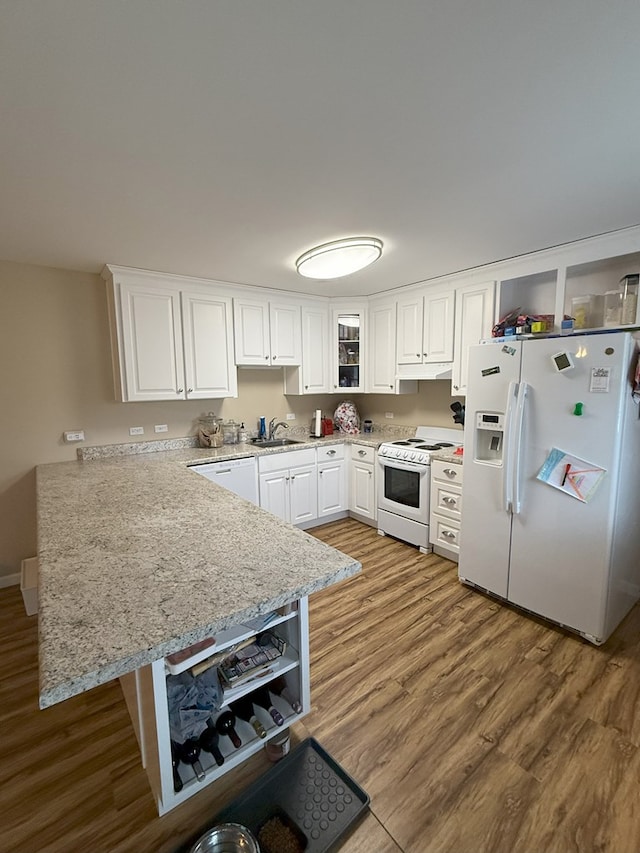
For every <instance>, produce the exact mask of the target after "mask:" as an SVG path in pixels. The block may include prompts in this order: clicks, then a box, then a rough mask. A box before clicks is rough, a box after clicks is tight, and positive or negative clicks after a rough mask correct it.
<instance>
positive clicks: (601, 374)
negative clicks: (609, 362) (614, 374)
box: [589, 367, 611, 394]
mask: <svg viewBox="0 0 640 853" xmlns="http://www.w3.org/2000/svg"><path fill="white" fill-rule="evenodd" d="M610 381H611V368H610V367H592V368H591V382H590V383H589V391H591V393H592V394H608V393H609V382H610Z"/></svg>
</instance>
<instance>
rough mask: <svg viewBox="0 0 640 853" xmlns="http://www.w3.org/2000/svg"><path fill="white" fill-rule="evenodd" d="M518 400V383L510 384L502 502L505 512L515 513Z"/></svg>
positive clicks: (506, 416)
mask: <svg viewBox="0 0 640 853" xmlns="http://www.w3.org/2000/svg"><path fill="white" fill-rule="evenodd" d="M517 398H518V383H517V382H513V381H512V382H510V383H509V391H508V393H507V410H506V413H505V429H504V441H503V448H502V451H503V452H502V455H503V460H504V462H503V465H502V502H503V505H504V510H505V512H512V511H513V446H514V441H513V425H514V419H515V411H516V400H517Z"/></svg>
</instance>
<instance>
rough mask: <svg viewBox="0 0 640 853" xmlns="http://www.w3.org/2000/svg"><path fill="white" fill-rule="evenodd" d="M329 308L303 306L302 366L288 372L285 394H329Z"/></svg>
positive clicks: (289, 368)
mask: <svg viewBox="0 0 640 853" xmlns="http://www.w3.org/2000/svg"><path fill="white" fill-rule="evenodd" d="M329 341H330V339H329V308H328V306H327V305H326V304H325V305H303V306H302V364H301V365H300V366H299V367H287V368H286V369H285V371H284V393H285V394H328V393H329V391H331V390H332V389H331V383H330V381H329V373H330V371H329Z"/></svg>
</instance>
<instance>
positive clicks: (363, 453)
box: [358, 450, 367, 456]
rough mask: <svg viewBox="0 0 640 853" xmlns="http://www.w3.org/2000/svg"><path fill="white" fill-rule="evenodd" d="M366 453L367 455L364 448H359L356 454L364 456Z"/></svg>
mask: <svg viewBox="0 0 640 853" xmlns="http://www.w3.org/2000/svg"><path fill="white" fill-rule="evenodd" d="M366 455H367V451H366V450H359V451H358V456H366Z"/></svg>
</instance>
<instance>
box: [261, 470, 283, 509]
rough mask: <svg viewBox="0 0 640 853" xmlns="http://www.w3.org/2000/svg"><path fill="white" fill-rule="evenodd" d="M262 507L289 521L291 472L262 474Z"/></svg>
mask: <svg viewBox="0 0 640 853" xmlns="http://www.w3.org/2000/svg"><path fill="white" fill-rule="evenodd" d="M260 506H261V507H262V508H263V509H266V510H268V511H269V512H272V513H273V514H274V515H277V516H278V517H279V518H282V519H284V521H289V472H288V471H273V472H271V473H269V474H260Z"/></svg>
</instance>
